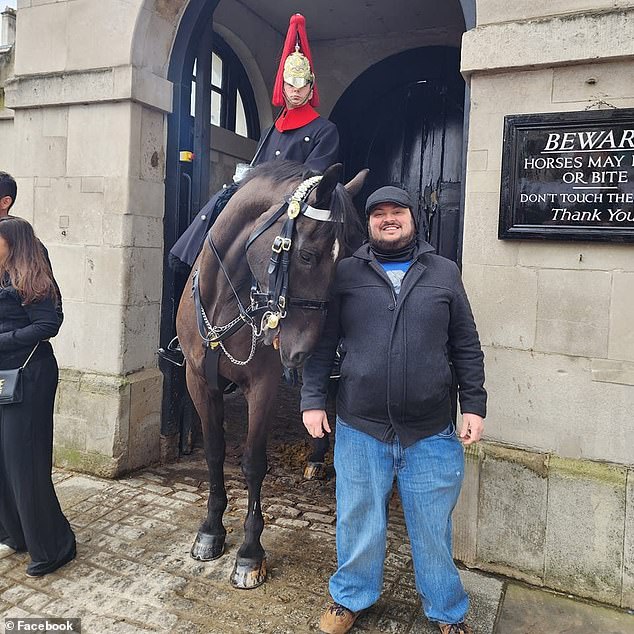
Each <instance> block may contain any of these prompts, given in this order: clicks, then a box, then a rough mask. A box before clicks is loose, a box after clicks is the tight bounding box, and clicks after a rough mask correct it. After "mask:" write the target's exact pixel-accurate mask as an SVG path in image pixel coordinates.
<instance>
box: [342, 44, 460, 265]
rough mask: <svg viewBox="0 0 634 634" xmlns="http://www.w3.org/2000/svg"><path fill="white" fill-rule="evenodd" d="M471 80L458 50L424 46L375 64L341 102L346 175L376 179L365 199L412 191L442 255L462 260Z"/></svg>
mask: <svg viewBox="0 0 634 634" xmlns="http://www.w3.org/2000/svg"><path fill="white" fill-rule="evenodd" d="M463 104H464V81H463V80H462V77H461V76H460V73H459V51H458V50H457V49H455V48H450V47H425V48H419V49H414V50H409V51H404V52H403V53H399V54H397V55H394V56H392V57H389V58H387V59H385V60H383V61H381V62H379V63H378V64H375V65H374V66H372V67H371V68H370V69H368V70H367V71H366V72H364V73H363V74H362V75H361V76H360V77H358V78H357V79H356V80H355V81H354V82H353V83H352V84H351V85H350V87H349V88H348V90H347V91H346V92H345V93H344V94H343V96H342V97H341V98H340V99H339V101H338V103H337V105H336V106H335V108H334V110H333V112H332V115H331V119H332V120H333V121H334V122H335V123H336V124H337V127H338V128H339V133H340V135H341V141H342V150H343V159H344V165H345V169H346V177H351V176H352V175H354V174H356V173H357V171H358V170H360V169H362V168H363V167H368V168H370V175H369V178H368V180H367V182H366V186H365V188H364V191H363V192H362V194H361V197H360V198H361V200H362V201H363V200H364V199H365V198H366V197H367V196H368V194H369V193H370V192H371V191H373V190H374V189H376V188H378V187H380V186H382V185H385V184H396V185H401V186H403V187H405V188H406V189H407V190H408V191H409V192H410V194H411V195H412V197H413V198H414V200H415V201H416V202H417V209H416V210H415V214H416V216H417V218H418V222H419V226H421V227H424V228H425V231H426V235H427V238H428V239H429V240H430V242H431V243H432V244H433V245H434V246H435V247H436V249H437V251H438V253H440V254H441V255H444V256H446V257H449V258H451V259H452V260H454V261H456V262H457V261H458V260H459V253H460V239H461V236H460V227H461V223H460V199H461V183H462V152H463V120H464V106H463Z"/></svg>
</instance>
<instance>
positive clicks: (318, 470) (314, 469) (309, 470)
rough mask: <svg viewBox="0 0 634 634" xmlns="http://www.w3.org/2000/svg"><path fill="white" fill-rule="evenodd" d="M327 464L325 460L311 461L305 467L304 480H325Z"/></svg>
mask: <svg viewBox="0 0 634 634" xmlns="http://www.w3.org/2000/svg"><path fill="white" fill-rule="evenodd" d="M326 477H327V474H326V465H325V464H324V463H323V462H309V463H308V464H307V465H306V468H305V469H304V480H325V479H326Z"/></svg>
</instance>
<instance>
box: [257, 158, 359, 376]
mask: <svg viewBox="0 0 634 634" xmlns="http://www.w3.org/2000/svg"><path fill="white" fill-rule="evenodd" d="M341 170H342V166H341V165H340V164H337V165H333V166H332V167H330V168H328V169H327V170H326V171H325V172H324V174H323V176H322V178H321V180H319V183H318V185H316V186H314V187H313V188H312V190H310V194H309V195H308V197H307V198H306V200H305V202H306V203H307V205H300V209H301V211H300V212H299V214H298V215H297V216H296V217H295V218H294V219H293V218H290V217H291V216H292V215H293V213H294V212H293V202H292V199H291V204H290V205H289V210H288V212H285V213H284V214H283V215H282V216H281V217H280V218H279V219H278V220H277V221H275V222H274V223H272V224H271V226H270V227H268V228H266V229H265V230H264V231H262V232H261V233H260V234H259V235H258V236H257V238H256V239H255V240H253V241H252V242H251V243H250V245H249V248H248V250H247V259H248V262H249V266H250V268H251V271H252V272H253V274H254V276H255V277H256V279H257V280H258V283H259V285H260V288H261V289H263V290H264V289H267V290H268V293H269V297H272V298H273V299H274V301H276V302H277V301H278V299H279V296H280V295H281V296H282V301H281V302H280V305H279V306H275V307H273V308H272V310H271V311H270V313H271V314H270V315H269V316H268V317H267V318H266V319H264V320H263V323H264V342H265V343H266V344H273V345H274V346H276V347H279V350H280V357H281V360H282V363H283V364H284V365H285V366H287V367H290V368H294V367H299V366H300V365H301V364H302V363H303V362H304V360H305V359H306V357H307V356H308V355H309V354H310V353H311V351H312V350H313V348H314V347H315V345H316V343H317V339H318V337H319V334H320V332H321V327H322V325H323V319H324V317H325V311H326V307H327V302H328V299H329V295H330V289H331V285H332V282H333V280H334V274H335V269H336V266H337V262H338V261H339V259H340V258H341V257H343V256H344V255H345V254H346V251H347V249H348V246H349V245H350V243H351V242H352V239H351V237H352V236H353V235H354V233H355V232H358V231H359V229H360V220H359V216H358V214H357V212H356V209H355V207H354V205H353V203H352V197H353V196H354V195H355V194H356V193H357V192H358V191H359V190H360V189H361V187H362V186H363V182H364V181H365V178H366V176H367V173H368V171H367V170H363V171H362V172H360V173H359V174H358V175H357V176H356V177H355V178H354V179H353V180H352V181H350V183H348V184H346V185H341V184H339V183H338V180H339V176H340V175H341ZM300 193H301V192H300ZM290 194H293V192H290ZM278 208H279V205H278V206H277V207H276V208H272V209H271V210H269V211H267V213H266V214H265V215H264V216H263V218H266V219H271V218H273V217H274V216H275V212H276V211H277V209H278ZM263 226H266V220H264V221H263V224H261V225H260V227H263ZM257 232H258V228H257V227H256V233H257ZM288 237H290V240H287V239H286V238H288ZM285 267H288V268H287V270H288V276H287V277H286V278H284V277H283V275H284V271H285ZM284 279H286V282H285V281H284ZM286 284H287V286H286ZM278 308H279V310H277V309H278Z"/></svg>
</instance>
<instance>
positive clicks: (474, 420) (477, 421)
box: [459, 414, 484, 445]
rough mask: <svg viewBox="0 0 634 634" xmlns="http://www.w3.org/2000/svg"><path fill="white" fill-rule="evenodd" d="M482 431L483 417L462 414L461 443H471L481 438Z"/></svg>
mask: <svg viewBox="0 0 634 634" xmlns="http://www.w3.org/2000/svg"><path fill="white" fill-rule="evenodd" d="M483 432H484V419H483V418H482V416H478V415H477V414H463V415H462V429H461V430H460V436H459V438H460V442H462V444H463V445H472V444H473V443H474V442H478V440H480V438H482V433H483Z"/></svg>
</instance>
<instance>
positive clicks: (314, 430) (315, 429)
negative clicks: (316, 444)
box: [302, 409, 330, 438]
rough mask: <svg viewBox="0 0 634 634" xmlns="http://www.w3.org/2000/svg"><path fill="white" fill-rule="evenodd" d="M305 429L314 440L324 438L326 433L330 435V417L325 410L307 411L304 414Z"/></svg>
mask: <svg viewBox="0 0 634 634" xmlns="http://www.w3.org/2000/svg"><path fill="white" fill-rule="evenodd" d="M302 419H303V421H304V427H306V429H307V430H308V433H309V434H310V435H311V436H312V437H313V438H323V437H324V432H328V433H330V425H329V424H328V416H327V415H326V410H323V409H307V410H306V411H305V412H303V414H302Z"/></svg>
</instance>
